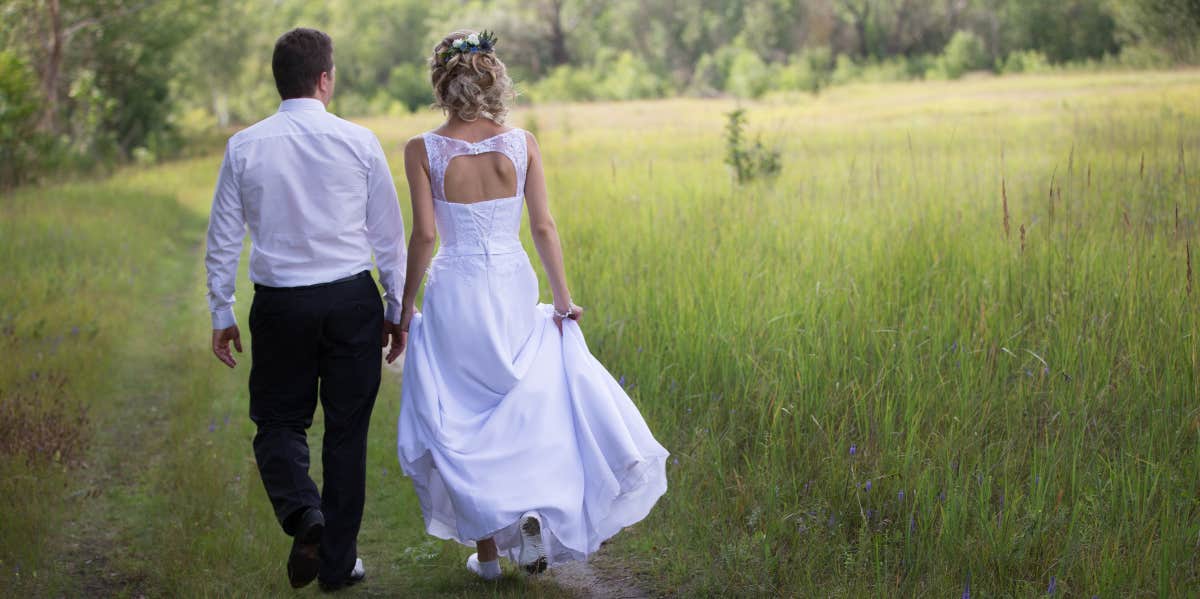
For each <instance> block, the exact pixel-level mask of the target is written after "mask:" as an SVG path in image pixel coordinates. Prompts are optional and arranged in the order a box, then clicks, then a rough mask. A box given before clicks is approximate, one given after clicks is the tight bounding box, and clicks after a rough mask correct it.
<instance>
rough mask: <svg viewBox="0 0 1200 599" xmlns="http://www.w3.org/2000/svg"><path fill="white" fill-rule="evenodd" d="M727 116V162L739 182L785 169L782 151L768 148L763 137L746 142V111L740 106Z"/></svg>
mask: <svg viewBox="0 0 1200 599" xmlns="http://www.w3.org/2000/svg"><path fill="white" fill-rule="evenodd" d="M725 116H726V117H727V118H728V119H729V122H728V123H727V124H726V126H725V164H728V165H729V166H730V167H732V168H733V172H734V175H735V176H736V177H737V182H738V183H749V182H750V181H753V180H755V179H758V178H769V177H774V176H775V175H778V174H779V171H781V170H782V169H783V162H782V160H781V158H780V156H781V152H780V151H779V150H777V149H770V148H767V147H766V146H765V145H764V144H763V142H762V138H761V137H759V138H755V140H754V143H753V144H752V145H749V144H747V143H746V140H745V128H746V111H745V110H744V109H741V108H739V109H737V110H734V111H733V112H730V113H728V114H726V115H725Z"/></svg>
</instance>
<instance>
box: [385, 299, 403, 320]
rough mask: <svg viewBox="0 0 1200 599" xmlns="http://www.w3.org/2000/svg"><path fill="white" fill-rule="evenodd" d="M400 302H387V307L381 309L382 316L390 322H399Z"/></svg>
mask: <svg viewBox="0 0 1200 599" xmlns="http://www.w3.org/2000/svg"><path fill="white" fill-rule="evenodd" d="M400 316H401V314H400V304H398V303H396V302H391V301H389V302H387V307H385V308H384V309H383V318H384V320H387V321H388V322H390V323H392V324H400Z"/></svg>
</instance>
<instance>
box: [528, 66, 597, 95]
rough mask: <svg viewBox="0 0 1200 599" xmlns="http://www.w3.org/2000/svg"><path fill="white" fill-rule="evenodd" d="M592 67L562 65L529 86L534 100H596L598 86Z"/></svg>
mask: <svg viewBox="0 0 1200 599" xmlns="http://www.w3.org/2000/svg"><path fill="white" fill-rule="evenodd" d="M598 87H599V86H598V83H597V81H596V78H595V74H594V73H593V72H592V71H591V69H587V68H576V67H572V66H570V65H563V66H560V67H558V68H556V69H554V70H553V71H550V74H548V75H546V76H545V77H543V78H542V79H541V80H540V81H538V82H537V83H534V84H533V85H532V86H531V87H530V88H529V95H530V96H531V97H532V99H533V100H536V101H538V102H546V101H553V100H559V101H564V102H571V101H587V100H595V99H596V95H595V91H596V89H597V88H598Z"/></svg>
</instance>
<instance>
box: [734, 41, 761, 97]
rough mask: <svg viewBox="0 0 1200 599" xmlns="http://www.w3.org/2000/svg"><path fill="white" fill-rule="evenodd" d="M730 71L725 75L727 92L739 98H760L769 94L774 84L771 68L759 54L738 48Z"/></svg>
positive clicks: (735, 50)
mask: <svg viewBox="0 0 1200 599" xmlns="http://www.w3.org/2000/svg"><path fill="white" fill-rule="evenodd" d="M732 56H733V59H732V60H731V61H730V64H729V71H728V73H726V74H725V78H724V79H725V91H727V92H729V93H731V94H733V95H734V96H737V97H739V98H758V97H759V96H762V95H763V94H764V93H766V92H767V89H769V88H770V87H771V85H772V83H773V81H772V79H773V77H772V71H771V68H770V67H768V66H767V64H766V63H765V62H763V60H762V59H761V58H759V56H758V54H756V53H755V52H752V51H750V50H747V49H745V48H740V47H736V48H735V49H734V51H733V53H732Z"/></svg>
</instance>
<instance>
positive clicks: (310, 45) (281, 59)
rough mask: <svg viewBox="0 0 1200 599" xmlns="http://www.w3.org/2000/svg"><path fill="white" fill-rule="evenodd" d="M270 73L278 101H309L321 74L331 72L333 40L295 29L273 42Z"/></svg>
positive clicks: (325, 36)
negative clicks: (273, 49) (295, 99)
mask: <svg viewBox="0 0 1200 599" xmlns="http://www.w3.org/2000/svg"><path fill="white" fill-rule="evenodd" d="M271 71H272V72H273V73H274V74H275V89H277V90H279V97H280V98H283V99H284V100H290V99H292V98H307V97H310V96H312V95H313V94H315V93H316V91H317V81H319V80H320V79H321V73H332V72H333V40H332V39H330V38H329V36H328V35H326V34H325V33H323V32H321V31H317V30H316V29H308V28H305V27H297V28H296V29H293V30H291V31H289V32H287V33H285V34H283V35H281V36H279V39H278V40H277V41H276V42H275V53H274V55H273V56H272V57H271Z"/></svg>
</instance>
